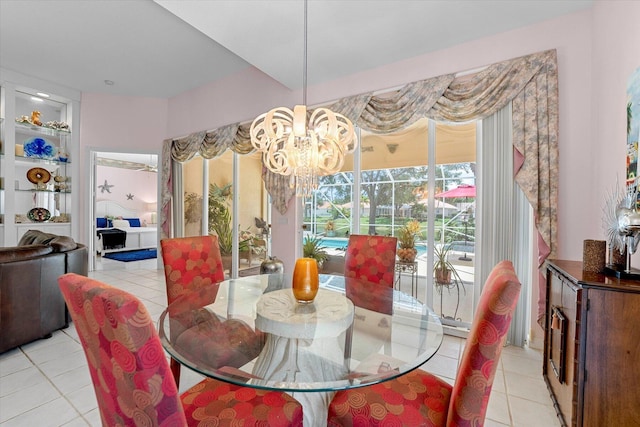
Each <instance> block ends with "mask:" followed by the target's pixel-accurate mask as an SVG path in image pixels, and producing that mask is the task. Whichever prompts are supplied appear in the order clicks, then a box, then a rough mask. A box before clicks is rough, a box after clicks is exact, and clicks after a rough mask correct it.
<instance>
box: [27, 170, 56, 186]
mask: <svg viewBox="0 0 640 427" xmlns="http://www.w3.org/2000/svg"><path fill="white" fill-rule="evenodd" d="M27 179H28V180H29V182H32V183H34V184H46V183H47V182H49V180H50V179H51V173H49V171H48V170H46V169H44V168H31V169H29V170H28V171H27Z"/></svg>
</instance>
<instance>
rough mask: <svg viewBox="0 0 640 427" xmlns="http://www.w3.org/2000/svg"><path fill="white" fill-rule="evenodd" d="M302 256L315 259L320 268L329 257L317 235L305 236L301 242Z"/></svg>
mask: <svg viewBox="0 0 640 427" xmlns="http://www.w3.org/2000/svg"><path fill="white" fill-rule="evenodd" d="M302 256H304V257H305V258H313V259H315V260H316V262H317V263H318V268H319V269H322V265H323V264H324V263H325V261H326V260H328V259H329V254H328V253H327V248H326V247H325V246H323V245H322V239H321V238H320V237H317V236H305V238H304V241H303V243H302Z"/></svg>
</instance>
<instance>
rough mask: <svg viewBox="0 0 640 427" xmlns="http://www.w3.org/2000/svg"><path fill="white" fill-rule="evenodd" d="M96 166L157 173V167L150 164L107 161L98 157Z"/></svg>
mask: <svg viewBox="0 0 640 427" xmlns="http://www.w3.org/2000/svg"><path fill="white" fill-rule="evenodd" d="M97 164H98V165H100V166H109V167H114V168H121V169H129V170H134V171H141V172H158V166H157V165H156V164H152V163H141V162H129V161H126V160H116V159H108V158H104V157H98V159H97Z"/></svg>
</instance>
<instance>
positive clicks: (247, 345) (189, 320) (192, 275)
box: [160, 236, 264, 385]
mask: <svg viewBox="0 0 640 427" xmlns="http://www.w3.org/2000/svg"><path fill="white" fill-rule="evenodd" d="M160 246H161V248H162V260H163V263H164V275H165V282H166V285H167V303H168V304H169V305H170V304H172V303H173V302H174V301H175V300H176V299H178V298H182V299H185V298H191V297H193V299H194V300H198V299H201V298H202V297H203V296H202V295H199V292H200V291H203V290H204V292H205V294H206V296H207V298H209V299H210V300H209V301H208V303H212V302H214V301H215V297H216V294H217V290H218V285H219V283H220V282H222V281H223V280H224V268H223V266H222V257H221V256H220V247H219V245H218V237H217V236H194V237H177V238H171V239H162V240H161V241H160ZM169 315H170V316H171V313H169ZM178 322H179V323H178ZM178 324H180V327H176V325H178ZM171 334H172V335H174V336H176V337H177V342H178V344H179V345H181V346H184V347H201V348H202V355H203V358H206V359H207V362H206V363H207V364H208V365H209V366H213V365H218V366H221V367H222V366H231V367H236V368H237V367H239V366H242V365H244V364H246V363H247V362H249V361H251V360H252V359H254V358H256V357H257V356H258V355H259V354H260V351H261V350H262V347H263V345H264V340H263V336H262V333H260V332H256V331H254V330H253V329H252V328H251V327H250V326H249V325H247V324H246V323H245V322H243V321H242V320H239V319H229V320H225V319H221V318H218V317H216V315H214V314H213V313H211V312H209V311H207V310H194V311H193V312H191V313H182V314H181V315H180V317H179V318H176V317H175V316H172V327H171ZM178 335H180V336H179V337H178ZM212 336H215V338H214V339H212V338H211V337H212ZM230 339H232V340H234V342H241V343H242V346H241V347H239V348H238V351H234V352H229V351H228V350H224V349H225V348H228V347H229V346H228V345H224V342H223V341H224V340H230ZM171 372H172V373H173V376H174V378H175V380H176V384H178V385H180V363H179V362H178V361H177V360H174V359H173V358H172V359H171Z"/></svg>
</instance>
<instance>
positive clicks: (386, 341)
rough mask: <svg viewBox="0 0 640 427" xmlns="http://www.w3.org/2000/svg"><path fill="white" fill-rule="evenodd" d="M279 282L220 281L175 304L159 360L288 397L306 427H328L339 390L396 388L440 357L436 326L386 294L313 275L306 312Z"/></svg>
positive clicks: (285, 282) (417, 306) (261, 278)
mask: <svg viewBox="0 0 640 427" xmlns="http://www.w3.org/2000/svg"><path fill="white" fill-rule="evenodd" d="M290 281H291V278H290V277H287V276H285V275H282V274H270V275H257V276H246V277H241V278H238V279H229V280H225V281H223V282H221V283H219V284H216V285H211V286H207V287H205V288H203V289H201V290H199V291H197V292H194V293H192V294H189V295H186V296H184V297H181V298H178V299H177V300H175V301H174V302H173V303H172V304H171V305H169V307H167V309H166V310H165V311H164V312H163V313H162V314H161V316H160V320H159V325H158V329H159V333H160V338H161V341H162V344H163V346H164V348H165V349H166V350H167V352H168V353H169V354H170V355H171V356H172V357H173V358H174V359H176V360H178V361H179V362H180V363H181V364H183V365H184V366H186V367H188V368H190V369H192V370H194V371H196V372H199V373H201V374H203V375H205V376H207V377H210V378H215V379H218V380H221V381H225V382H228V383H232V384H237V385H240V386H245V387H254V388H260V389H267V390H278V391H284V392H288V393H290V394H291V395H292V396H293V397H295V398H296V399H297V400H298V401H299V402H300V403H301V404H302V406H303V414H304V424H305V426H321V425H326V417H327V408H328V405H329V403H330V401H331V398H332V397H333V395H334V394H335V392H336V391H338V390H345V389H349V388H355V387H362V386H366V385H371V384H375V383H379V382H383V381H387V380H390V379H392V378H396V377H398V376H400V375H403V374H405V373H407V372H409V371H411V370H413V369H415V368H417V367H419V366H420V365H422V364H424V363H425V362H426V361H427V360H429V359H430V358H431V357H432V356H433V355H434V354H435V353H436V352H437V351H438V349H439V347H440V345H441V343H442V338H443V332H442V325H441V323H440V320H439V318H438V317H437V316H436V315H435V313H434V312H433V311H432V310H431V309H430V308H429V307H427V306H425V305H424V304H422V303H421V302H419V301H418V300H416V299H415V298H413V297H411V296H409V295H407V294H404V293H402V292H400V291H398V290H394V289H393V288H387V287H385V286H381V285H379V284H374V283H368V282H363V281H360V280H356V279H350V278H345V277H343V276H334V275H320V289H319V291H318V294H317V296H316V297H315V299H314V301H313V302H312V303H310V304H301V303H298V302H297V301H296V300H295V299H294V297H293V293H292V291H291V283H290Z"/></svg>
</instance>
